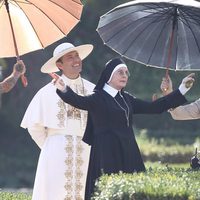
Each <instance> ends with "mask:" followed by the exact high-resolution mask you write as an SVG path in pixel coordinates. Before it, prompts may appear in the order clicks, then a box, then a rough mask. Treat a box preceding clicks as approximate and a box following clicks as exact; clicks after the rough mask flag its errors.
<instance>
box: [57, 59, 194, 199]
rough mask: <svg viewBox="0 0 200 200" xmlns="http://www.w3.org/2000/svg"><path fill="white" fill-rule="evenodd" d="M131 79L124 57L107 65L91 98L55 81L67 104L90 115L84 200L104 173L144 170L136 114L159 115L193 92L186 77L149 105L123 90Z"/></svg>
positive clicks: (59, 81)
mask: <svg viewBox="0 0 200 200" xmlns="http://www.w3.org/2000/svg"><path fill="white" fill-rule="evenodd" d="M128 78H129V71H128V68H127V65H126V64H125V63H124V61H123V60H122V59H121V58H114V59H112V60H110V61H109V62H107V63H106V65H105V69H104V70H103V72H102V74H101V76H100V79H99V80H98V82H97V85H96V87H95V88H94V93H93V94H92V95H89V96H80V95H78V94H76V93H74V92H73V90H72V89H71V88H70V87H69V86H66V85H65V84H64V82H63V81H62V78H61V77H57V79H56V80H55V81H54V83H55V86H56V87H57V94H58V95H59V96H60V98H61V99H62V100H63V101H64V102H66V103H68V104H71V105H72V106H74V107H77V108H79V109H83V110H87V111H88V113H89V115H88V122H87V127H86V130H85V135H84V137H83V140H84V141H85V142H86V143H88V144H89V145H91V152H90V161H89V168H88V174H87V183H86V192H85V200H89V199H90V198H91V197H92V194H93V192H94V186H95V181H96V180H97V179H98V178H99V177H100V176H101V175H102V173H104V174H111V173H118V172H120V171H121V172H125V173H133V172H141V171H145V166H144V162H143V160H142V157H141V153H140V150H139V147H138V145H137V142H136V139H135V135H134V132H133V127H132V125H133V115H134V114H160V113H162V112H164V111H167V110H168V109H170V108H175V107H177V106H179V105H181V104H183V103H185V102H186V99H185V97H184V94H185V93H186V92H187V91H188V90H189V89H190V88H186V87H185V83H186V82H187V81H188V80H190V79H191V77H186V78H184V79H183V81H182V83H181V85H180V86H179V89H177V90H174V91H173V92H172V93H170V94H169V95H167V96H165V97H162V98H159V99H157V100H155V101H153V102H147V101H143V100H141V99H138V98H136V97H134V96H132V95H131V94H129V93H128V92H125V91H124V88H125V87H126V85H127V81H128Z"/></svg>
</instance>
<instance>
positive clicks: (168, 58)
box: [165, 7, 178, 79]
mask: <svg viewBox="0 0 200 200" xmlns="http://www.w3.org/2000/svg"><path fill="white" fill-rule="evenodd" d="M177 12H178V11H177V7H175V8H174V18H173V24H172V31H171V35H170V41H169V51H168V57H167V66H166V67H167V70H166V74H165V76H166V78H167V79H168V77H169V67H170V64H171V58H172V48H173V44H174V29H175V27H176V24H177V17H178V13H177Z"/></svg>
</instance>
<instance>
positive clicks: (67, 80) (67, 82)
mask: <svg viewBox="0 0 200 200" xmlns="http://www.w3.org/2000/svg"><path fill="white" fill-rule="evenodd" d="M61 77H62V79H63V81H64V82H65V84H69V83H71V84H73V83H74V84H75V83H79V82H81V76H80V75H79V76H78V78H76V79H70V78H68V77H66V76H65V75H64V74H62V75H61Z"/></svg>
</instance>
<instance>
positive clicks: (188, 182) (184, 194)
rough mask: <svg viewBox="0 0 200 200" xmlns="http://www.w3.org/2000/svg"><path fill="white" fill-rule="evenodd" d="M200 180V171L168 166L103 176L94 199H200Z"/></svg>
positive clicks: (98, 183)
mask: <svg viewBox="0 0 200 200" xmlns="http://www.w3.org/2000/svg"><path fill="white" fill-rule="evenodd" d="M199 177H200V170H199V171H194V170H191V169H184V168H181V169H177V168H169V167H165V168H164V167H162V168H155V169H151V168H149V169H148V170H147V171H146V172H144V173H134V174H123V173H119V174H112V175H110V176H108V175H103V176H102V177H101V178H100V179H99V182H97V184H96V192H95V194H94V196H93V198H92V200H200V187H199V186H200V179H199Z"/></svg>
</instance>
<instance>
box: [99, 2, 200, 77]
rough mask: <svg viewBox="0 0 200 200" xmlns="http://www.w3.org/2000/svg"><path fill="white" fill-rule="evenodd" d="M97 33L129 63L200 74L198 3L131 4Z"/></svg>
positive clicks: (105, 20) (102, 24)
mask: <svg viewBox="0 0 200 200" xmlns="http://www.w3.org/2000/svg"><path fill="white" fill-rule="evenodd" d="M97 31H98V33H99V35H100V36H101V38H102V40H103V41H104V43H105V44H106V45H107V46H109V47H110V48H112V49H113V50H114V51H116V52H117V53H119V54H121V55H122V56H124V57H126V58H128V59H130V60H134V61H137V62H140V63H143V64H145V65H149V66H154V67H159V68H167V69H173V70H200V3H199V2H197V1H194V0H171V1H170V0H162V1H160V0H136V1H131V2H128V3H125V4H122V5H119V6H117V7H115V8H114V9H112V10H111V11H109V12H108V13H106V14H105V15H103V16H102V17H101V18H100V21H99V24H98V27H97ZM167 73H168V70H167Z"/></svg>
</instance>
